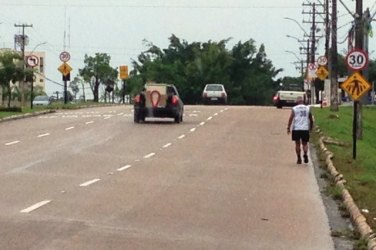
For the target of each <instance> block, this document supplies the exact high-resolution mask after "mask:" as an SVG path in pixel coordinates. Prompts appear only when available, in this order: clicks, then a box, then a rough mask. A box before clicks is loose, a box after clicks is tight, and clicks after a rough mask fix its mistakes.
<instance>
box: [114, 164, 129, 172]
mask: <svg viewBox="0 0 376 250" xmlns="http://www.w3.org/2000/svg"><path fill="white" fill-rule="evenodd" d="M130 167H131V165H125V166H124V167H121V168H118V169H117V171H118V172H121V171H124V170H127V169H128V168H130Z"/></svg>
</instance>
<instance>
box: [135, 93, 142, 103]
mask: <svg viewBox="0 0 376 250" xmlns="http://www.w3.org/2000/svg"><path fill="white" fill-rule="evenodd" d="M140 102H141V97H140V95H136V96H135V97H134V103H140Z"/></svg>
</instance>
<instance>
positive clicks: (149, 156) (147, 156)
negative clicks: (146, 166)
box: [144, 153, 155, 159]
mask: <svg viewBox="0 0 376 250" xmlns="http://www.w3.org/2000/svg"><path fill="white" fill-rule="evenodd" d="M154 155H155V153H150V154H147V155H145V156H144V159H148V158H151V157H153V156H154Z"/></svg>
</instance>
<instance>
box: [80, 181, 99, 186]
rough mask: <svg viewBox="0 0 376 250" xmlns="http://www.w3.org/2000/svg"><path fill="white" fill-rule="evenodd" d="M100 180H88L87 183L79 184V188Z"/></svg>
mask: <svg viewBox="0 0 376 250" xmlns="http://www.w3.org/2000/svg"><path fill="white" fill-rule="evenodd" d="M100 180H101V179H93V180H90V181H87V182H84V183H81V184H80V187H87V186H89V185H91V184H93V183H96V182H98V181H100Z"/></svg>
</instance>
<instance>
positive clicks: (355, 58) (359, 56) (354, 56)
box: [346, 49, 368, 70]
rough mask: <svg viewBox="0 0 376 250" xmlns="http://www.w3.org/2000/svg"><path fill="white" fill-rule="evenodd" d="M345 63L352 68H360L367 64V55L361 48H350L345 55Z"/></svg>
mask: <svg viewBox="0 0 376 250" xmlns="http://www.w3.org/2000/svg"><path fill="white" fill-rule="evenodd" d="M346 64H347V66H348V67H349V68H351V69H352V70H362V69H364V68H365V67H366V66H367V65H368V56H367V54H366V53H365V52H364V51H363V50H360V49H355V50H352V51H350V53H349V54H348V55H347V57H346Z"/></svg>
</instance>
